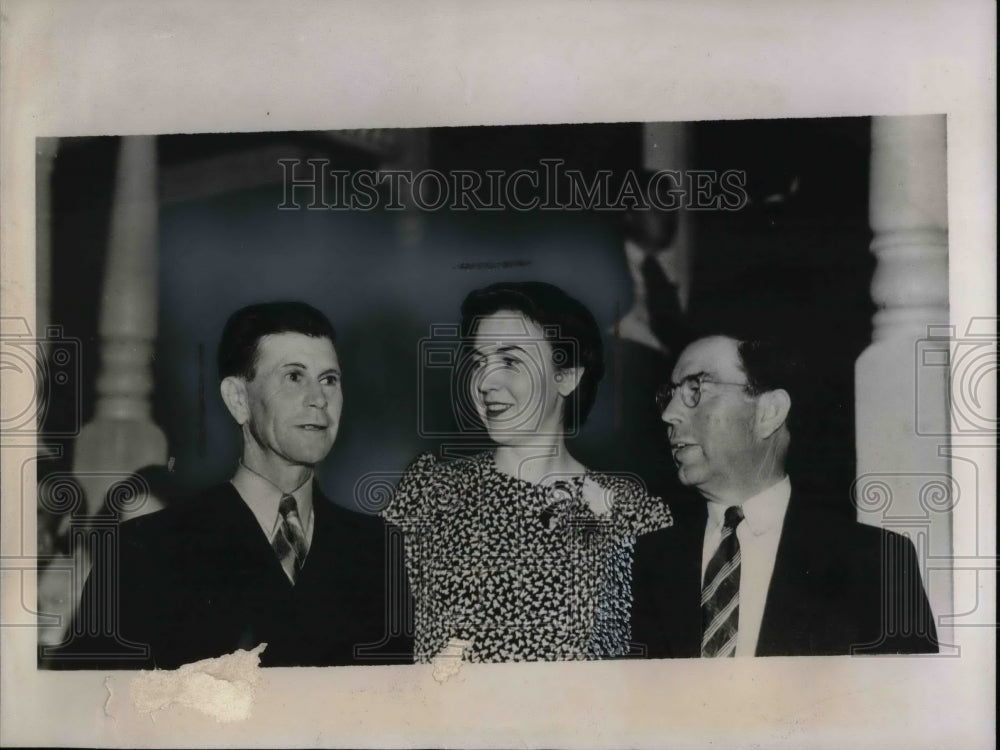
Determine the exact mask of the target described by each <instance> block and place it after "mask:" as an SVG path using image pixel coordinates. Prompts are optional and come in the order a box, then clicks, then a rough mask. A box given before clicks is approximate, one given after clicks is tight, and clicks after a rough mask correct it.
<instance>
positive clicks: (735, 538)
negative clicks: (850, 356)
mask: <svg viewBox="0 0 1000 750" xmlns="http://www.w3.org/2000/svg"><path fill="white" fill-rule="evenodd" d="M792 362H793V360H790V359H789V358H787V357H786V356H784V355H782V353H781V352H779V351H778V349H777V348H775V347H773V346H772V345H770V344H768V343H766V342H760V341H745V340H737V339H735V338H730V337H728V336H711V337H706V338H702V339H698V340H696V341H694V342H693V343H692V344H690V345H689V346H688V347H687V348H686V349H684V351H683V352H682V353H681V356H680V358H679V359H678V361H677V364H676V366H675V367H674V370H673V373H672V376H671V379H672V382H671V383H670V384H668V385H667V386H665V387H664V389H662V390H661V392H660V394H659V395H658V405H659V408H660V409H661V413H662V418H663V421H664V422H666V423H667V425H668V433H669V436H670V449H671V453H672V455H673V459H674V462H675V464H676V465H677V469H678V476H679V479H680V482H681V483H682V484H683V485H685V486H688V487H691V488H693V489H695V490H697V493H698V495H699V496H700V497H698V496H693V497H688V498H678V499H677V500H676V501H675V502H673V503H672V509H673V511H674V516H675V525H674V527H672V528H670V529H664V530H662V531H659V532H655V533H653V534H649V535H647V536H644V537H640V538H639V541H638V544H637V546H636V552H635V558H634V568H633V572H634V580H633V594H634V605H633V642H634V643H635V645H636V646H637V647H639V649H641V650H644V653H645V655H646V656H648V657H652V658H663V657H697V656H702V657H710V656H754V655H756V656H781V655H785V656H791V655H832V654H884V653H936V652H937V650H938V644H937V636H936V631H935V627H934V622H933V617H932V614H931V611H930V607H929V605H928V602H927V597H926V594H925V592H924V588H923V584H922V583H921V580H920V571H919V566H918V563H917V558H916V554H915V552H914V549H913V546H912V544H911V543H910V541H909V540H908V539H906V538H905V537H902V536H900V535H898V534H895V533H892V532H889V531H886V530H883V529H878V528H875V527H871V526H865V525H862V524H860V523H857V522H856V521H854V520H853V519H850V518H847V517H845V516H841V515H839V514H837V513H835V512H832V511H830V510H829V509H828V508H829V505H828V504H826V503H822V502H820V501H819V498H817V497H815V496H811V495H807V494H806V493H802V492H801V491H798V490H796V485H795V481H794V477H791V478H790V477H789V476H788V475H787V474H786V472H785V466H786V459H787V456H788V451H789V447H790V445H791V440H792V434H791V430H790V429H789V424H788V419H789V414H790V410H791V409H792V395H791V394H792V393H794V392H795V377H794V372H793V368H792V367H791V366H790V365H791V363H792Z"/></svg>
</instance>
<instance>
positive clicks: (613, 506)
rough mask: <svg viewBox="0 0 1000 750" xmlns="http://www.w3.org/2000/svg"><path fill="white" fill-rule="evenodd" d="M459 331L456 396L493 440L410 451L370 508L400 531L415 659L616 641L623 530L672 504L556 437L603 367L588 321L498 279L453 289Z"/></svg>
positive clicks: (567, 653)
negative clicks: (459, 300)
mask: <svg viewBox="0 0 1000 750" xmlns="http://www.w3.org/2000/svg"><path fill="white" fill-rule="evenodd" d="M462 333H463V339H464V341H465V344H466V346H465V348H466V355H465V356H464V357H462V358H461V361H460V363H459V367H458V371H457V372H456V376H457V379H458V380H459V382H460V383H461V384H462V388H460V389H459V391H458V393H459V396H458V401H459V402H460V403H458V404H456V407H457V408H459V409H463V410H466V411H468V412H469V413H472V414H475V415H476V416H477V417H478V419H479V421H481V422H482V424H483V426H484V427H485V429H486V432H487V434H488V435H489V438H490V440H491V441H492V442H493V444H494V446H493V448H492V449H491V450H489V451H485V452H482V453H479V454H477V455H475V456H473V457H471V458H466V459H460V460H455V461H451V462H447V463H440V462H438V461H437V459H436V458H435V456H433V455H432V454H429V453H428V454H424V455H422V456H420V457H419V458H418V459H417V460H416V461H414V462H413V464H411V466H410V467H409V468H408V469H407V471H406V473H405V474H404V476H403V478H402V480H401V481H400V483H399V486H398V487H397V489H396V492H395V494H394V496H393V499H392V501H391V503H390V504H389V506H388V507H387V508H386V509H385V510H384V511H383V516H384V517H385V518H386V519H387V520H389V521H391V522H392V523H395V524H397V525H398V526H399V527H400V528H401V529H402V530H403V532H404V534H405V555H406V568H407V573H408V575H409V578H410V585H411V588H412V591H413V595H414V599H415V606H416V617H415V625H416V634H415V635H416V646H415V658H416V660H417V661H423V662H426V661H430V660H431V659H433V658H434V657H435V656H437V655H438V654H440V653H441V652H443V651H445V650H447V651H448V652H449V653H453V652H455V651H456V650H460V651H462V653H463V658H464V659H465V660H467V661H475V662H490V661H538V660H554V659H595V658H601V657H612V656H626V655H628V654H629V651H630V626H629V615H630V611H631V593H630V584H631V561H632V550H633V546H634V543H635V539H636V537H637V536H638V535H639V534H643V533H647V532H650V531H655V530H657V529H661V528H664V527H666V526H670V525H671V524H672V518H671V515H670V510H669V508H668V507H667V505H666V504H665V503H664V502H663V501H662V500H660V499H659V498H655V497H651V496H650V495H648V494H647V493H646V492H645V490H644V489H643V487H642V485H641V483H640V482H639V481H638V480H637V479H636V478H635V477H633V476H625V475H613V474H605V473H600V474H599V473H595V472H591V471H589V470H588V469H587V468H586V467H585V466H583V465H582V464H581V463H580V462H579V461H577V460H576V458H574V457H573V456H572V455H571V454H570V452H569V451H568V450H567V448H566V437H567V435H571V434H573V433H574V432H575V431H576V430H577V429H579V427H580V426H581V425H582V424H583V423H584V421H585V420H586V418H587V414H588V413H589V411H590V408H591V406H592V405H593V403H594V397H595V394H596V391H597V384H598V382H599V381H600V379H601V376H602V375H603V371H604V358H603V352H602V348H601V337H600V330H599V329H598V326H597V323H596V322H595V321H594V318H593V316H592V315H591V313H590V311H589V310H587V308H586V307H584V306H583V305H582V304H580V302H578V301H577V300H575V299H573V298H572V297H570V296H569V295H567V294H566V293H565V292H563V291H562V290H561V289H559V288H557V287H554V286H552V285H549V284H543V283H537V282H522V283H503V284H494V285H493V286H490V287H487V288H485V289H480V290H476V291H474V292H472V293H471V294H469V296H468V297H467V298H466V299H465V302H464V303H463V305H462Z"/></svg>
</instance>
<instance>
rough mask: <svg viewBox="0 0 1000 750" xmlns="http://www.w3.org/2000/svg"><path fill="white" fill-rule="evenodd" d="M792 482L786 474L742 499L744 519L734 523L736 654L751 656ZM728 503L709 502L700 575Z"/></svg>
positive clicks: (719, 538)
mask: <svg viewBox="0 0 1000 750" xmlns="http://www.w3.org/2000/svg"><path fill="white" fill-rule="evenodd" d="M791 496H792V483H791V482H790V481H789V479H788V477H787V476H786V477H785V478H784V479H782V480H781V481H779V482H778V483H777V484H773V485H771V486H770V487H768V488H767V489H766V490H764V491H763V492H761V493H759V494H757V495H754V496H753V497H751V498H749V499H748V500H745V501H743V504H742V508H743V516H744V520H743V521H742V522H741V523H740V525H739V526H737V527H736V538H737V539H738V540H739V542H740V616H739V618H740V619H739V626H738V627H739V630H738V632H737V634H736V656H753V655H754V654H755V653H756V651H757V637H758V636H759V635H760V625H761V621H762V620H763V618H764V605H765V603H766V602H767V590H768V587H769V586H770V585H771V574H772V573H773V572H774V558H775V557H776V556H777V554H778V541H779V540H780V539H781V527H782V525H783V524H784V521H785V511H786V510H787V509H788V500H789V498H790V497H791ZM727 507H729V506H727V505H723V504H721V503H714V502H709V503H708V523H706V524H705V543H704V546H703V547H702V555H701V577H702V581H704V579H705V569H706V568H707V567H708V562H709V560H711V559H712V555H713V554H715V551H716V550H717V549H718V548H719V544H720V543H721V542H722V523H723V520H724V519H725V515H726V508H727Z"/></svg>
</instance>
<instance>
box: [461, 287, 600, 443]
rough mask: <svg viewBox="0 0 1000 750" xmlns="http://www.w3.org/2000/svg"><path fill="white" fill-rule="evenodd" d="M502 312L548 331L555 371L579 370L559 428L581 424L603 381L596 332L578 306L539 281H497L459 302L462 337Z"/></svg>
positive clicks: (593, 323) (589, 317) (587, 313)
mask: <svg viewBox="0 0 1000 750" xmlns="http://www.w3.org/2000/svg"><path fill="white" fill-rule="evenodd" d="M504 310H509V311H511V312H520V313H523V314H524V316H525V317H526V318H529V319H530V320H533V321H534V322H535V323H537V324H538V325H539V326H541V327H542V328H543V329H548V328H552V329H554V334H555V335H554V336H553V337H552V341H551V342H550V343H551V344H552V358H553V361H554V363H555V364H556V367H557V368H559V369H562V368H570V367H582V368H584V372H583V377H582V378H581V379H580V382H579V383H578V384H577V387H576V388H575V389H574V390H573V392H572V393H571V394H570V395H569V396H568V397H567V399H566V410H565V412H564V413H563V426H564V427H565V428H566V429H567V430H575V429H577V428H578V427H580V426H582V425H583V423H584V422H585V421H586V419H587V415H588V414H589V413H590V409H591V407H592V406H593V405H594V399H595V398H596V396H597V385H598V383H600V381H601V378H602V377H604V348H603V345H602V343H601V329H600V328H599V327H598V325H597V321H596V320H594V316H593V315H592V314H591V312H590V310H588V309H587V308H586V307H585V306H584V305H583V303H581V302H580V301H579V300H576V299H574V298H573V297H571V296H569V295H568V294H566V292H564V291H563V290H562V289H560V288H559V287H557V286H553V285H552V284H546V283H544V282H541V281H520V282H513V281H510V282H501V283H498V284H492V285H491V286H488V287H485V288H484V289H477V290H475V291H473V292H471V293H469V295H468V296H467V297H466V298H465V301H464V302H463V303H462V335H463V337H465V338H466V339H471V338H472V337H473V336H474V335H475V328H476V325H477V323H478V321H479V320H480V319H481V318H483V317H486V316H488V315H493V314H494V313H498V312H501V311H504Z"/></svg>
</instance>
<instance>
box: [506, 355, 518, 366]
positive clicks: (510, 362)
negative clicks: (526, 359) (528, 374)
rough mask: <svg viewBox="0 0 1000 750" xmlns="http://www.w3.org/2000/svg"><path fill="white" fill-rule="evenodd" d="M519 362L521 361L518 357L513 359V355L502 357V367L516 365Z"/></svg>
mask: <svg viewBox="0 0 1000 750" xmlns="http://www.w3.org/2000/svg"><path fill="white" fill-rule="evenodd" d="M519 364H521V361H520V360H518V359H514V358H513V357H504V358H503V366H504V367H517V366H518V365H519Z"/></svg>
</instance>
